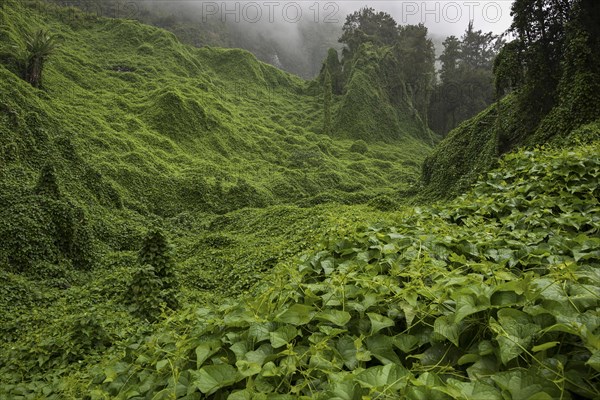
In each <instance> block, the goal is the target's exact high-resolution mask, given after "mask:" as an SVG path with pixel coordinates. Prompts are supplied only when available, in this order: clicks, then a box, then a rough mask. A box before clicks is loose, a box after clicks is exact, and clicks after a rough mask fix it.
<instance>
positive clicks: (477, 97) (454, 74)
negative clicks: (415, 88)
mask: <svg viewBox="0 0 600 400" xmlns="http://www.w3.org/2000/svg"><path fill="white" fill-rule="evenodd" d="M502 43H503V42H502V39H501V38H500V37H498V36H495V35H493V34H492V33H491V32H488V33H483V32H482V31H480V30H479V31H476V30H475V29H474V27H473V23H472V22H471V23H470V24H469V26H468V28H467V30H466V31H465V33H464V35H463V36H462V38H461V39H458V38H457V37H456V36H450V37H448V38H446V40H445V41H444V43H443V46H444V51H443V53H442V55H441V56H440V57H439V61H440V62H441V68H440V71H439V80H438V82H437V84H436V87H435V91H434V94H433V96H432V100H431V102H430V104H429V126H430V127H431V129H432V130H434V131H435V132H436V133H438V134H440V135H446V134H447V133H448V132H450V131H451V130H452V129H454V128H456V127H457V126H458V125H459V124H460V123H461V122H463V121H465V120H467V119H469V118H471V117H473V116H475V115H477V114H478V113H480V112H481V111H483V110H484V109H486V108H487V107H488V106H489V105H490V104H492V103H493V101H494V100H495V94H494V75H493V73H492V67H493V64H494V59H495V57H496V55H497V53H498V50H499V47H500V46H501V45H502Z"/></svg>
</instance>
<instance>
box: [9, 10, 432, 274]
mask: <svg viewBox="0 0 600 400" xmlns="http://www.w3.org/2000/svg"><path fill="white" fill-rule="evenodd" d="M27 5H28V6H30V7H26V6H25V5H23V4H21V3H20V2H17V1H9V2H7V3H6V4H5V6H4V8H3V25H2V41H1V46H2V47H1V50H0V54H1V55H2V57H1V59H2V60H4V61H3V65H0V75H1V77H2V79H1V80H0V85H2V87H1V88H0V89H1V90H0V96H1V97H0V108H1V110H2V119H1V120H0V130H1V131H2V135H1V137H0V141H1V143H0V148H1V149H2V154H3V157H2V158H1V160H0V162H1V163H2V172H1V176H0V184H1V185H2V186H3V187H4V189H5V190H2V193H1V194H0V196H1V198H0V200H1V202H2V204H3V209H4V210H6V211H5V214H6V216H7V218H9V219H10V220H11V221H13V222H11V224H7V225H5V226H3V227H2V228H1V230H2V233H0V235H2V237H9V238H10V237H15V233H16V232H17V231H19V230H23V231H24V233H23V234H24V235H25V239H24V240H23V242H24V244H23V245H22V246H21V247H23V248H24V249H23V250H22V254H20V255H18V254H13V253H15V252H16V250H15V245H14V243H12V242H10V241H9V242H6V243H7V244H5V245H3V246H2V247H3V248H4V252H3V254H5V255H4V260H5V262H7V263H8V264H9V265H10V266H12V267H13V268H16V269H23V268H25V267H22V266H21V265H20V264H19V263H20V262H21V261H19V260H17V258H19V257H21V258H34V257H33V255H35V257H37V259H40V260H41V259H45V258H46V256H47V255H48V254H47V253H48V252H50V253H53V255H52V257H53V260H54V261H56V260H57V258H61V257H62V256H65V257H66V258H67V259H73V258H76V257H84V258H85V257H88V256H90V257H91V256H92V255H93V254H87V253H86V255H75V254H67V253H69V252H70V251H71V250H68V249H67V247H70V248H78V247H82V248H83V247H85V248H87V249H88V250H89V251H90V252H92V253H93V251H92V249H91V247H93V246H92V245H93V243H85V244H84V243H81V244H75V243H74V241H75V240H76V239H77V238H78V237H79V235H77V234H70V236H72V237H73V238H72V239H68V240H67V243H65V244H64V245H61V246H62V247H63V248H62V249H61V248H60V247H61V246H58V245H54V244H53V243H52V242H56V240H57V239H56V237H57V235H60V234H61V232H64V231H65V230H70V231H73V230H74V229H75V227H74V226H73V220H74V218H75V219H85V220H86V221H88V222H89V224H88V225H89V228H90V229H88V230H89V231H90V232H88V233H87V234H86V235H87V236H86V237H89V238H90V239H89V241H92V242H93V241H94V239H93V238H92V236H93V237H94V238H96V239H99V240H100V241H102V242H103V243H109V244H111V245H116V246H119V247H122V245H119V244H118V242H127V239H125V238H124V237H122V236H123V235H127V234H128V233H123V232H122V229H126V228H125V225H128V224H130V223H129V222H127V221H129V219H132V220H134V221H142V220H144V219H146V218H147V217H148V216H149V215H157V216H161V217H171V216H175V215H177V214H180V213H182V212H206V213H225V212H229V211H232V210H236V209H240V208H244V207H263V206H268V205H275V204H300V205H311V204H318V203H321V202H324V201H331V200H333V201H336V202H339V203H348V204H355V203H366V202H368V201H369V200H371V199H377V198H380V197H381V196H386V195H387V196H390V197H392V198H394V197H396V199H398V196H397V193H398V192H399V191H403V190H405V189H407V188H408V186H409V185H410V184H411V183H413V182H415V181H416V180H417V179H418V171H417V165H418V164H419V163H420V162H421V160H422V159H423V158H424V157H425V156H426V155H427V154H428V152H429V149H430V147H429V146H430V144H428V143H425V142H423V141H422V140H420V139H418V138H415V137H414V135H411V134H410V132H409V131H408V129H409V128H410V126H407V132H406V133H405V134H404V135H403V134H397V135H396V137H395V140H394V141H393V143H392V145H391V146H390V144H389V143H386V144H383V143H378V142H377V141H370V143H369V146H368V147H367V148H361V151H360V153H357V152H356V150H355V148H354V147H352V145H353V143H354V141H353V140H343V139H342V140H332V139H331V138H330V137H328V136H325V135H322V134H321V130H322V126H323V104H322V103H323V96H322V94H321V93H320V91H321V90H320V89H319V88H317V90H315V87H314V85H313V86H309V85H308V83H306V82H304V81H302V80H300V79H298V78H297V77H294V76H292V75H289V74H286V73H284V72H282V71H280V70H277V69H276V68H274V67H271V66H269V65H267V64H263V63H261V62H258V61H257V60H256V58H255V57H254V56H252V55H251V54H250V53H248V52H245V51H242V50H224V49H213V48H202V49H196V48H192V47H187V46H184V45H181V44H180V43H179V42H178V41H177V40H176V39H175V37H174V36H173V35H172V34H170V33H168V32H166V31H162V30H159V29H156V28H153V27H149V26H145V25H142V24H139V23H137V22H133V21H126V20H111V19H104V18H97V17H94V16H90V15H86V14H82V13H80V12H77V11H75V10H68V9H62V8H56V7H54V6H51V5H47V4H46V3H43V2H39V3H27ZM33 6H35V7H33ZM39 28H46V29H48V30H49V32H51V33H52V34H54V35H55V36H57V37H58V42H59V46H58V49H57V50H56V51H55V53H54V54H53V55H51V57H50V58H49V61H48V62H47V65H46V67H45V71H44V80H43V86H44V87H43V90H39V89H35V88H33V87H31V86H30V85H29V84H28V83H27V82H25V81H24V80H22V79H21V78H20V77H19V73H20V70H19V68H18V59H17V58H16V57H15V54H17V51H16V50H15V49H16V48H18V47H19V46H20V47H23V46H24V43H23V41H24V37H25V36H26V33H27V32H33V31H35V30H36V29H39ZM379 128H380V127H373V131H372V135H373V136H374V137H376V136H377V132H376V130H375V129H379ZM43 170H47V171H51V172H50V179H51V180H53V181H54V180H55V181H56V182H57V185H58V187H59V189H60V193H59V194H56V196H55V198H54V199H53V200H52V201H54V202H55V203H56V204H52V205H48V204H46V203H47V199H45V198H43V196H40V195H39V194H40V193H38V192H39V190H38V189H39V188H38V189H36V185H38V180H39V179H40V178H39V177H40V176H41V174H42V171H43ZM386 198H387V197H386ZM374 201H376V200H374ZM52 207H58V208H59V209H60V210H61V213H63V214H65V216H64V218H63V219H64V220H61V221H58V220H57V218H54V219H53V217H52V216H51V215H50V214H52V213H53V211H49V210H50V208H52ZM17 210H21V211H17ZM25 214H27V215H25ZM108 214H110V215H108ZM19 215H21V216H19ZM33 215H36V217H35V218H34V217H32V216H33ZM74 215H77V216H74ZM8 216H10V217H8ZM108 221H110V222H108ZM25 226H27V228H25ZM47 226H50V228H49V229H47V228H46V227H47ZM99 231H101V232H99ZM34 232H35V233H34ZM77 240H79V239H77ZM86 240H87V239H86ZM71 242H73V243H71ZM41 247H43V249H42V248H41ZM125 247H126V246H125ZM25 248H26V249H25ZM88 250H85V251H86V252H88ZM28 251H29V252H30V253H31V255H32V257H30V256H29V255H27V254H26V253H27V252H28ZM81 251H84V250H81ZM36 253H39V254H37V255H36ZM88 261H93V260H88ZM82 263H85V262H84V261H82Z"/></svg>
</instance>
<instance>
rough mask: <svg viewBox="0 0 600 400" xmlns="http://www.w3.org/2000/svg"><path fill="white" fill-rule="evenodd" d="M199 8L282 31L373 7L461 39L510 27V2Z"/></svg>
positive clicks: (288, 0) (217, 4)
mask: <svg viewBox="0 0 600 400" xmlns="http://www.w3.org/2000/svg"><path fill="white" fill-rule="evenodd" d="M175 1H177V0H175ZM192 1H193V0H192ZM199 4H201V5H202V8H203V14H205V15H206V16H210V15H217V13H219V14H220V13H224V14H225V18H226V19H227V20H228V21H232V20H239V22H240V23H242V24H244V22H246V23H250V24H252V25H254V24H256V25H262V26H264V25H265V23H271V24H274V25H276V26H278V27H279V28H280V29H281V28H283V29H281V30H282V31H290V30H294V28H293V25H295V24H297V23H299V22H318V23H335V22H338V23H343V22H344V21H345V17H346V15H347V14H349V13H352V12H353V11H356V10H358V9H360V8H362V7H365V6H369V7H373V8H375V9H376V10H378V11H385V12H387V13H389V14H391V15H392V17H394V19H395V20H396V22H398V23H399V24H401V25H406V24H418V23H421V22H422V23H424V24H425V25H426V26H427V27H428V28H429V31H430V32H431V34H432V35H435V36H449V35H456V36H460V35H461V34H462V33H463V32H464V30H465V28H466V27H467V25H468V23H469V20H470V19H472V20H473V21H474V24H475V28H476V29H478V30H479V29H481V30H483V31H484V32H489V31H492V32H494V33H496V34H499V33H502V32H504V31H505V30H506V29H508V28H509V26H510V23H511V17H510V7H511V4H512V0H494V1H492V0H478V1H477V0H414V1H412V0H379V1H363V0H342V1H329V0H318V1H317V0H293V1H292V0H284V1H276V0H259V1H247V0H243V1H231V0H229V1H200V2H199ZM281 25H290V26H288V27H283V26H281ZM286 28H287V29H286ZM282 33H283V32H282Z"/></svg>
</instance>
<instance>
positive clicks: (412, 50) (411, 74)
mask: <svg viewBox="0 0 600 400" xmlns="http://www.w3.org/2000/svg"><path fill="white" fill-rule="evenodd" d="M398 32H399V33H398V40H397V42H396V45H395V46H394V50H395V54H396V58H397V59H398V61H399V63H400V68H401V70H402V73H403V76H404V79H405V82H406V85H407V86H408V89H409V92H410V95H411V97H412V100H413V105H414V107H415V108H416V109H417V111H418V112H419V115H420V116H421V118H422V119H423V121H427V119H428V118H427V114H428V109H429V103H430V101H431V95H432V93H433V89H434V83H435V49H434V46H433V42H432V41H431V39H429V38H428V37H427V28H426V27H425V25H423V24H419V25H407V26H401V27H398Z"/></svg>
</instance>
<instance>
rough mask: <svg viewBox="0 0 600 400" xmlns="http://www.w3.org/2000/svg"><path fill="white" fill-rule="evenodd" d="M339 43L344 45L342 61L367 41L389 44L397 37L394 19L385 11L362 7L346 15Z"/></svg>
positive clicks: (350, 57)
mask: <svg viewBox="0 0 600 400" xmlns="http://www.w3.org/2000/svg"><path fill="white" fill-rule="evenodd" d="M342 32H343V33H342V36H341V37H340V39H339V42H340V43H343V44H344V45H345V48H344V52H343V54H342V56H343V61H348V60H350V59H352V57H353V56H354V54H355V53H356V50H357V49H358V47H359V46H360V45H361V44H363V43H367V42H371V43H374V44H375V45H378V46H383V45H387V46H391V45H393V44H394V43H395V42H396V40H397V38H398V30H397V27H396V21H395V20H394V18H392V16H391V15H389V14H388V13H385V12H376V11H375V10H374V9H373V8H371V7H364V8H361V9H360V10H358V11H355V12H354V13H352V14H350V15H348V16H347V17H346V22H345V23H344V26H343V27H342Z"/></svg>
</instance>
